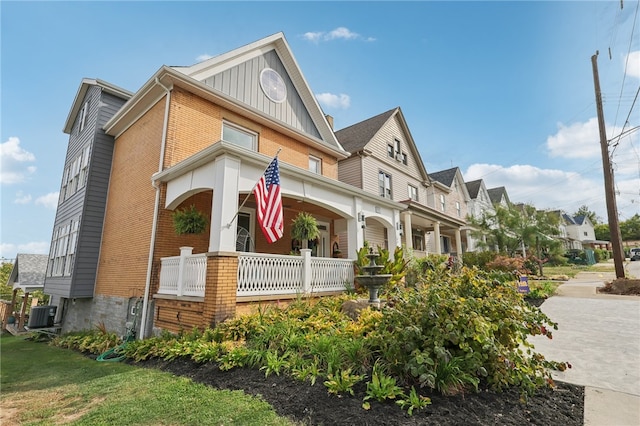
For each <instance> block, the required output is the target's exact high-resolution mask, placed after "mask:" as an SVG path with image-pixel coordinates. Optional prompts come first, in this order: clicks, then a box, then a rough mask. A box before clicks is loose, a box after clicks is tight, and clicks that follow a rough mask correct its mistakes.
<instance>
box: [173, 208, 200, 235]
mask: <svg viewBox="0 0 640 426" xmlns="http://www.w3.org/2000/svg"><path fill="white" fill-rule="evenodd" d="M172 218H173V229H174V230H175V231H176V234H178V235H184V234H202V233H203V232H204V231H205V229H206V228H207V218H206V217H205V216H204V215H203V214H202V212H200V211H199V210H198V209H196V206H194V205H191V207H189V208H184V209H182V210H176V211H175V212H174V213H173V215H172Z"/></svg>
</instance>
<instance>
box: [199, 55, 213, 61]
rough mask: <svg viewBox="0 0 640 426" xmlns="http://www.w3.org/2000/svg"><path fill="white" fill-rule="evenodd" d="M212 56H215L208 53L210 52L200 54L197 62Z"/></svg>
mask: <svg viewBox="0 0 640 426" xmlns="http://www.w3.org/2000/svg"><path fill="white" fill-rule="evenodd" d="M211 58H213V56H211V55H208V54H206V53H203V54H202V55H199V56H198V57H197V58H196V62H203V61H206V60H207V59H211Z"/></svg>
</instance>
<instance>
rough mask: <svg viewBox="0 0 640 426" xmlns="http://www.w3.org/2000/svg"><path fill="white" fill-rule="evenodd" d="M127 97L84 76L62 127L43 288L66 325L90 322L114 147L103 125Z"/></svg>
mask: <svg viewBox="0 0 640 426" xmlns="http://www.w3.org/2000/svg"><path fill="white" fill-rule="evenodd" d="M131 95H132V93H131V92H129V91H127V90H124V89H121V88H119V87H117V86H114V85H112V84H110V83H107V82H105V81H101V80H95V79H83V80H82V82H81V84H80V87H79V88H78V91H77V93H76V96H75V98H74V101H73V104H72V106H71V110H70V111H69V115H68V117H67V121H66V122H65V125H64V129H63V131H64V132H65V133H67V134H68V135H69V143H68V146H67V154H66V159H65V164H64V167H63V173H62V184H61V186H60V196H59V199H58V208H57V211H56V217H55V221H54V225H53V235H52V238H51V246H50V254H49V264H48V268H47V270H46V278H45V280H44V291H45V293H46V294H48V295H50V296H51V303H52V304H54V305H56V306H58V308H59V309H57V318H58V319H59V318H61V317H62V316H63V315H66V319H67V320H68V322H67V324H71V323H74V325H73V327H72V328H71V329H72V330H78V329H84V328H91V327H92V326H93V324H92V323H91V320H90V318H91V309H92V298H93V295H94V291H95V281H96V269H97V266H98V255H99V253H100V248H101V246H100V244H101V238H102V225H103V222H104V212H105V205H106V198H107V188H108V187H109V177H110V174H111V169H112V156H113V145H114V138H113V136H110V135H107V134H106V133H105V132H104V130H103V129H102V127H103V126H104V124H105V123H106V122H107V120H109V119H110V118H111V117H112V116H113V115H114V114H115V112H116V111H118V110H119V109H120V108H121V107H122V105H124V103H125V102H126V101H127V100H128V99H129V98H130V97H131ZM45 266H46V263H45ZM71 304H73V309H71V308H70V306H71ZM68 307H69V309H67V308H68ZM65 331H68V330H65Z"/></svg>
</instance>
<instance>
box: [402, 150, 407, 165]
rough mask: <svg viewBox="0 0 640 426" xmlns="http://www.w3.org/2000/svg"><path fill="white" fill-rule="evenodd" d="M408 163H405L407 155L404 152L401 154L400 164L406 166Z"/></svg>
mask: <svg viewBox="0 0 640 426" xmlns="http://www.w3.org/2000/svg"><path fill="white" fill-rule="evenodd" d="M407 163H408V161H407V154H405V153H404V152H403V153H402V164H404V165H405V166H406V165H407Z"/></svg>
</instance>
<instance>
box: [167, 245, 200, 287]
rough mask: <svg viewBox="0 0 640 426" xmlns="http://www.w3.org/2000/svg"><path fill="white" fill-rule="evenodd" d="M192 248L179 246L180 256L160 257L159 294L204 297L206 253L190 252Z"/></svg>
mask: <svg viewBox="0 0 640 426" xmlns="http://www.w3.org/2000/svg"><path fill="white" fill-rule="evenodd" d="M192 250H193V248H192V247H180V256H172V257H163V258H162V259H161V262H162V264H161V267H160V288H159V289H158V293H159V294H170V295H174V296H199V297H204V289H205V286H206V283H207V255H206V254H205V253H200V254H191V251H192Z"/></svg>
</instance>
